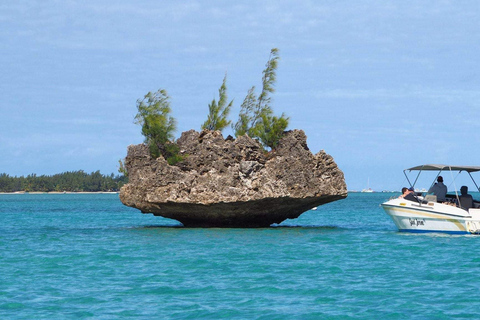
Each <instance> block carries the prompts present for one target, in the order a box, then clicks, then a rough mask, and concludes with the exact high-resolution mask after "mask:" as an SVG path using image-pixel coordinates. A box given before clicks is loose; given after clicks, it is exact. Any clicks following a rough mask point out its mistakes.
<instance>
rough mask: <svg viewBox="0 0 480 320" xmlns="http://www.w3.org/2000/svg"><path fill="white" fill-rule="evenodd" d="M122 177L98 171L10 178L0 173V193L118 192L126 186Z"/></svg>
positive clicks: (124, 178)
mask: <svg viewBox="0 0 480 320" xmlns="http://www.w3.org/2000/svg"><path fill="white" fill-rule="evenodd" d="M127 182H128V181H127V178H126V177H125V176H124V175H114V174H113V173H112V174H110V175H104V174H101V173H100V171H95V172H92V173H86V172H84V171H83V170H79V171H71V172H70V171H67V172H63V173H59V174H54V175H52V176H47V175H41V176H37V175H36V174H30V175H28V176H26V177H24V176H21V177H17V176H15V177H12V176H10V175H8V174H6V173H0V192H16V191H25V192H51V191H57V192H63V191H68V192H98V191H104V192H105V191H118V190H120V188H121V187H122V186H123V185H124V184H126V183H127Z"/></svg>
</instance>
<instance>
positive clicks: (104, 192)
mask: <svg viewBox="0 0 480 320" xmlns="http://www.w3.org/2000/svg"><path fill="white" fill-rule="evenodd" d="M118 193H120V192H119V191H79V192H75V191H48V192H42V191H32V192H27V191H15V192H0V194H118Z"/></svg>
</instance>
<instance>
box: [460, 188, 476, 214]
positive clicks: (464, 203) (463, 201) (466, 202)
mask: <svg viewBox="0 0 480 320" xmlns="http://www.w3.org/2000/svg"><path fill="white" fill-rule="evenodd" d="M460 193H461V195H460V197H458V199H459V200H460V207H462V208H463V209H467V210H468V209H470V208H473V207H474V205H473V197H472V195H470V194H468V187H467V186H462V187H461V188H460Z"/></svg>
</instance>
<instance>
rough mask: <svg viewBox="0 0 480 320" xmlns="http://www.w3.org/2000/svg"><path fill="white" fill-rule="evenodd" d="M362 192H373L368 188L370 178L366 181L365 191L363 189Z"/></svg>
mask: <svg viewBox="0 0 480 320" xmlns="http://www.w3.org/2000/svg"><path fill="white" fill-rule="evenodd" d="M362 192H374V191H373V190H372V188H370V178H368V181H367V189H363V190H362Z"/></svg>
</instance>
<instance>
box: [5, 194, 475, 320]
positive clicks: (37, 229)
mask: <svg viewBox="0 0 480 320" xmlns="http://www.w3.org/2000/svg"><path fill="white" fill-rule="evenodd" d="M393 195H394V194H388V193H373V194H361V193H351V194H349V196H348V198H347V199H345V200H342V201H338V202H334V203H330V204H327V205H324V206H322V207H319V208H318V210H316V211H308V212H306V213H304V214H303V215H302V216H300V218H298V219H296V220H290V221H287V222H284V223H282V224H281V225H279V226H276V227H271V228H264V229H216V228H212V229H190V228H183V227H181V226H180V225H179V224H178V223H177V222H175V221H171V220H166V219H163V218H160V217H154V216H152V215H145V214H141V213H140V212H139V211H138V210H135V209H132V208H128V207H125V206H123V205H122V204H121V202H120V201H119V199H118V195H116V194H15V195H0V319H478V318H479V317H480V255H479V251H480V250H479V248H480V237H479V236H452V235H441V234H404V233H399V232H397V230H396V228H395V226H394V224H393V222H392V221H391V220H390V218H389V217H388V216H387V215H386V214H385V213H384V212H383V210H382V209H381V208H380V207H379V204H380V203H381V202H383V201H385V200H387V199H388V198H390V197H391V196H393Z"/></svg>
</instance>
